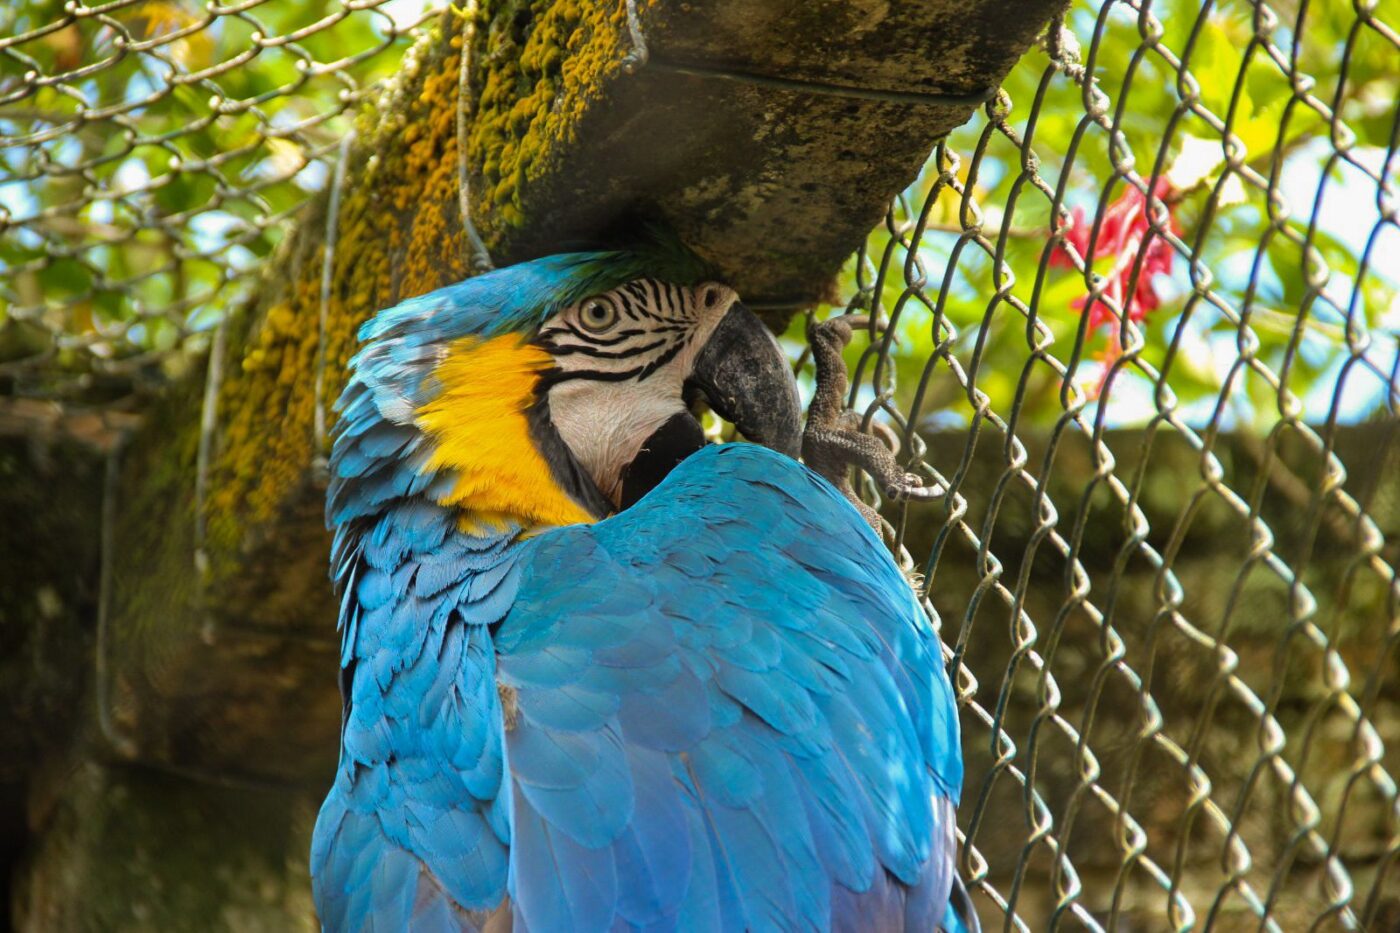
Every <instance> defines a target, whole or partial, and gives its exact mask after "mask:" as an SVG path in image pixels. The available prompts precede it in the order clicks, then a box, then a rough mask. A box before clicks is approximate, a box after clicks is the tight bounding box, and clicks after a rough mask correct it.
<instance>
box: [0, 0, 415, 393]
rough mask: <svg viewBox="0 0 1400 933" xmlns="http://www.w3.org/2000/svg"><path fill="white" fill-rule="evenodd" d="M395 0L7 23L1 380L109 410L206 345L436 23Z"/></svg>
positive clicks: (151, 7) (162, 3)
mask: <svg viewBox="0 0 1400 933" xmlns="http://www.w3.org/2000/svg"><path fill="white" fill-rule="evenodd" d="M407 6H408V7H410V15H408V16H407V17H405V16H404V15H403V13H404V7H405V4H404V3H402V2H400V3H393V2H391V0H364V2H358V0H352V2H345V3H340V2H332V0H311V2H308V3H269V2H266V0H255V2H241V3H229V4H217V3H210V4H207V5H204V4H194V3H186V2H182V0H114V2H109V3H102V4H93V5H86V4H82V3H63V2H58V0H53V2H32V3H30V2H21V3H16V4H6V5H5V9H4V10H0V379H3V380H5V381H6V382H7V383H8V385H7V388H8V389H9V391H10V392H11V393H13V394H18V395H43V396H48V397H60V398H70V399H71V398H74V397H80V398H86V399H87V400H92V399H93V398H94V397H95V398H98V399H103V400H111V399H113V398H115V397H120V396H124V395H127V394H129V393H130V392H131V391H132V389H133V388H138V389H139V388H142V387H147V386H151V385H158V384H159V383H160V382H162V381H163V377H164V376H167V375H169V372H165V371H163V370H171V369H178V368H179V366H180V364H181V362H182V361H183V359H184V355H183V354H182V353H179V352H177V351H182V350H192V351H194V352H198V351H200V350H201V349H203V348H204V347H205V345H206V344H207V335H208V333H210V332H211V331H212V329H213V327H214V325H215V324H216V323H217V321H218V320H219V318H220V316H221V315H222V314H223V313H224V312H225V311H226V310H227V309H228V308H232V307H237V306H238V305H239V304H240V303H241V302H240V298H241V297H242V296H243V295H246V294H247V293H248V291H249V290H250V289H251V288H252V287H253V284H254V283H255V281H256V278H257V275H258V273H259V271H260V264H261V261H262V260H264V259H266V258H267V257H268V256H269V255H271V253H272V251H273V249H274V248H275V246H276V244H277V242H278V241H279V240H280V238H281V237H282V235H283V234H284V233H285V231H286V229H287V227H288V225H289V223H290V222H291V221H292V220H293V219H294V218H295V217H296V216H297V214H298V212H299V211H300V209H301V208H302V207H303V205H304V204H305V203H306V202H307V200H308V198H309V196H310V195H311V194H312V193H314V192H315V191H317V190H319V189H320V188H321V187H323V186H324V184H325V183H326V181H327V179H328V178H329V177H330V174H331V170H332V165H333V163H334V162H335V160H336V155H337V152H338V149H339V144H340V141H341V140H342V139H344V138H346V134H347V131H348V130H349V129H350V128H351V124H352V121H353V118H354V115H355V113H356V112H357V110H358V109H359V106H360V104H361V102H362V101H364V100H365V99H366V97H367V96H368V95H369V94H370V93H372V92H374V90H375V89H376V87H377V85H378V83H379V82H380V80H381V79H383V78H384V77H385V76H387V75H388V74H390V73H392V71H393V69H394V68H395V66H396V64H397V63H398V61H399V60H400V59H401V57H402V55H403V53H404V51H405V50H406V49H407V48H408V47H409V45H410V44H411V41H412V37H413V35H414V34H415V33H416V31H417V29H418V28H419V27H420V26H421V25H422V24H423V23H424V22H425V21H426V20H427V19H428V18H429V17H430V15H431V13H430V12H429V11H425V10H423V9H422V6H423V5H422V4H408V5H407Z"/></svg>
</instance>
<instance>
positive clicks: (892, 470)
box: [802, 315, 943, 538]
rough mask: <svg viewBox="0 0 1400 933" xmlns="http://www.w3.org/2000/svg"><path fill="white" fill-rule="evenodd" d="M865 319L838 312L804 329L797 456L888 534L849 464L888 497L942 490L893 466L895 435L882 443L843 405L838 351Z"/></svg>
mask: <svg viewBox="0 0 1400 933" xmlns="http://www.w3.org/2000/svg"><path fill="white" fill-rule="evenodd" d="M866 320H867V319H866V318H864V317H863V316H856V315H843V316H841V317H834V318H830V319H828V320H826V321H822V322H820V323H813V324H811V325H809V326H808V328H807V343H808V345H809V346H810V347H811V348H812V361H813V363H814V364H815V366H816V370H817V380H816V381H817V385H816V391H815V392H814V393H813V396H812V404H811V405H810V406H809V407H808V409H807V428H806V431H805V433H804V434H803V436H802V459H803V461H804V462H805V463H806V464H807V466H808V467H810V468H811V469H812V470H814V471H816V472H817V473H819V474H820V475H821V476H823V477H825V478H826V480H827V481H828V482H830V483H831V484H832V485H833V486H835V487H836V488H837V489H838V490H840V492H841V494H842V495H844V496H845V497H846V498H847V499H848V500H850V502H851V504H852V505H854V506H855V507H856V509H857V510H859V512H860V514H861V515H863V516H864V517H865V520H866V522H868V523H869V524H870V527H871V528H873V529H875V531H876V533H877V534H880V535H881V536H882V537H885V538H888V537H889V531H888V529H887V526H886V525H885V524H884V523H883V521H882V520H881V518H880V514H879V513H878V512H876V511H875V509H873V508H871V507H870V506H869V505H867V504H866V503H865V502H863V501H861V499H860V497H859V496H857V495H856V491H855V487H854V486H853V485H852V483H851V472H850V468H851V467H853V466H854V467H858V468H859V469H861V470H863V471H864V472H866V473H868V474H869V475H870V477H871V478H872V479H874V480H875V482H876V483H878V484H879V486H880V489H881V490H882V492H883V493H884V495H885V496H887V497H888V498H890V499H895V500H898V501H907V500H913V501H918V502H923V501H928V500H931V499H936V498H938V497H939V496H941V495H942V494H943V493H942V490H940V489H938V488H936V487H930V486H925V485H924V480H923V478H922V477H920V476H918V475H916V474H914V473H909V472H906V471H905V470H904V468H903V467H901V466H900V465H899V461H898V460H897V459H895V453H896V452H897V451H896V450H892V449H891V448H892V447H894V448H897V447H898V439H897V438H896V437H894V436H893V435H892V434H891V435H890V436H889V437H888V444H887V443H886V442H884V441H882V440H881V438H880V437H877V436H875V435H874V434H868V433H866V432H865V431H862V430H861V418H860V416H859V415H857V414H856V413H855V412H853V411H850V410H849V409H847V408H846V390H847V387H848V385H849V379H848V377H847V375H846V361H845V360H844V359H843V358H842V356H841V351H842V350H843V349H845V346H846V344H848V343H850V341H851V325H852V324H857V325H859V324H861V323H864V322H865V321H866ZM881 433H888V432H881Z"/></svg>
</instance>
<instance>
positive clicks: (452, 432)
mask: <svg viewBox="0 0 1400 933" xmlns="http://www.w3.org/2000/svg"><path fill="white" fill-rule="evenodd" d="M360 339H361V340H362V341H363V343H364V346H363V347H362V349H361V350H360V352H359V353H358V354H357V355H356V356H355V358H354V359H353V360H352V361H351V369H352V375H351V380H350V383H349V385H348V386H347V388H346V391H345V394H344V395H343V396H342V398H341V401H340V404H339V408H340V411H341V422H340V427H339V429H338V433H337V436H336V441H335V449H334V451H333V453H332V468H333V473H334V477H335V482H336V483H337V485H338V488H337V489H335V490H333V491H332V492H333V494H332V497H331V509H332V514H331V516H330V517H331V520H332V521H333V522H336V523H338V522H339V521H340V520H343V519H337V517H336V510H337V508H341V507H344V506H346V505H349V507H350V512H351V513H359V514H364V511H365V510H364V509H363V508H361V507H357V506H356V504H355V503H347V502H346V501H345V500H346V498H347V496H349V495H350V494H351V492H352V490H350V489H348V488H347V486H346V484H347V481H349V480H351V479H353V478H354V475H356V474H357V475H359V476H365V475H369V474H370V473H373V472H377V471H379V470H381V469H383V468H384V467H385V466H386V465H392V466H394V468H395V469H396V470H397V471H398V472H399V473H400V474H402V473H403V472H404V471H405V470H407V471H408V473H410V474H411V478H416V479H413V480H412V481H413V482H414V483H416V486H417V487H419V488H420V489H421V490H422V491H426V492H427V494H429V495H431V496H432V497H433V498H434V499H435V500H436V501H437V502H438V503H440V504H442V505H448V506H455V507H457V508H459V509H460V510H461V511H462V514H463V516H464V519H465V520H468V521H474V522H481V523H486V524H497V525H499V524H513V525H517V526H520V527H524V528H535V527H542V526H551V525H561V524H571V523H574V522H584V521H593V520H596V519H598V518H602V517H604V516H606V515H607V514H609V513H611V512H613V511H616V510H619V509H622V508H626V507H627V506H628V505H630V504H631V503H632V502H634V501H636V499H638V498H640V496H642V495H644V494H645V493H646V492H647V491H648V490H649V489H651V488H652V487H653V486H655V485H656V483H657V482H659V481H660V480H661V479H662V478H663V477H664V476H665V474H666V472H668V471H669V469H670V468H671V467H672V466H674V465H675V464H676V463H678V462H679V461H680V460H682V459H684V457H686V456H687V455H689V454H690V453H692V452H694V451H695V450H697V449H699V447H701V446H702V445H703V444H704V443H705V440H704V436H703V434H702V431H701V428H700V424H699V422H698V421H697V420H696V418H695V417H694V415H693V414H692V412H691V408H692V405H693V403H694V401H695V400H696V398H697V397H699V396H703V397H704V399H705V400H706V401H707V402H708V403H709V405H710V406H711V408H713V409H714V411H715V412H716V413H718V414H719V415H720V416H721V417H723V418H725V419H726V420H728V421H731V422H733V423H734V424H735V426H736V427H737V428H738V429H739V431H740V432H741V433H742V434H744V436H745V437H747V438H749V439H750V440H753V441H756V442H759V443H763V444H766V445H768V446H770V447H773V448H774V449H777V450H780V451H783V452H785V453H788V454H790V455H792V456H796V455H797V452H798V448H799V445H800V427H799V416H800V414H799V407H798V399H797V390H796V384H795V382H794V380H793V377H792V372H791V370H790V368H789V366H788V363H787V361H786V360H785V358H784V356H783V354H782V352H781V350H780V349H779V347H778V345H777V342H776V341H775V340H774V339H773V337H772V335H771V334H770V333H769V332H768V330H767V329H766V328H765V327H764V326H763V324H762V323H761V322H760V321H759V319H758V318H757V317H756V316H755V315H754V314H753V312H751V311H750V310H748V309H747V308H745V307H744V306H743V305H742V304H741V303H740V302H739V300H738V296H737V295H736V294H735V292H734V291H733V289H731V288H729V287H728V286H726V285H724V284H722V283H720V282H717V281H713V280H710V279H707V278H706V276H705V274H704V269H703V267H701V266H700V264H699V263H698V261H696V260H695V259H694V257H693V256H691V255H690V254H689V253H687V252H684V251H683V250H680V249H678V248H672V249H671V250H670V251H669V252H662V251H659V250H658V251H644V252H620V251H614V252H586V253H566V254H561V255H555V256H547V257H544V258H541V259H536V260H533V261H531V262H526V263H521V264H519V265H515V266H510V267H507V268H503V269H498V270H496V271H494V272H490V273H487V274H485V275H481V276H477V277H475V278H471V279H468V280H466V281H464V282H460V283H458V284H456V285H452V286H449V287H447V288H443V289H440V290H438V291H436V292H433V293H431V294H428V295H424V296H422V297H419V298H413V299H410V300H409V301H406V302H403V303H402V304H400V305H398V306H396V307H393V308H389V309H387V310H385V311H382V312H380V313H379V314H378V315H376V316H375V317H374V318H372V319H371V320H370V321H369V322H368V323H366V324H365V326H364V327H363V328H362V329H361V331H360ZM371 422H377V423H378V424H379V425H380V427H378V428H375V426H374V424H372V423H371ZM372 430H373V431H377V432H378V434H380V435H383V436H384V437H385V438H386V440H385V441H383V442H381V443H378V444H366V443H365V442H364V440H363V438H364V437H365V436H366V435H367V432H370V431H372ZM390 434H392V435H393V436H394V437H395V438H396V440H387V438H388V437H389V435H390ZM366 448H369V449H368V450H367V449H366ZM391 460H392V461H395V462H394V463H392V464H388V463H387V461H391ZM391 486H392V484H391ZM400 486H403V482H400V483H399V484H398V485H397V486H392V488H398V487H400ZM360 495H363V494H360ZM337 500H340V501H339V503H338V502H337ZM342 511H343V508H342Z"/></svg>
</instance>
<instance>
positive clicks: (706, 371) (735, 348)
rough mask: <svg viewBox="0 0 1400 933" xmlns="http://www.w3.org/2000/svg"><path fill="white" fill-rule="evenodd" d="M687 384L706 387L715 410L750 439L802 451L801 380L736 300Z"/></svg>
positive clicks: (796, 452)
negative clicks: (799, 389)
mask: <svg viewBox="0 0 1400 933" xmlns="http://www.w3.org/2000/svg"><path fill="white" fill-rule="evenodd" d="M686 388H687V389H692V390H695V389H698V390H699V391H700V392H703V393H704V395H705V398H706V400H707V401H709V403H710V407H711V408H713V409H714V411H715V413H716V414H717V415H719V416H720V417H721V418H723V419H724V420H726V421H730V422H732V423H733V424H734V426H735V427H736V428H738V429H739V433H740V434H742V435H744V437H746V438H748V439H749V440H751V441H753V442H755V443H758V444H762V445H763V446H765V447H771V448H772V449H773V450H776V451H778V452H779V453H785V454H787V455H788V456H789V457H793V458H794V459H795V458H796V457H797V456H798V455H799V454H800V453H801V451H802V426H801V419H802V410H801V403H800V402H799V400H798V396H797V380H796V379H794V378H793V375H792V367H791V366H790V365H789V364H788V361H787V357H785V356H784V355H783V351H782V348H781V347H779V346H778V341H777V338H775V337H774V336H773V334H772V333H771V332H770V331H769V330H768V328H767V327H764V326H763V322H762V321H760V320H759V319H758V315H756V314H754V313H753V312H752V311H750V310H749V309H748V308H746V307H744V306H743V305H742V304H740V303H739V302H737V301H736V302H734V304H733V305H731V306H730V308H729V310H728V311H727V312H725V315H724V318H723V319H722V320H721V321H720V322H719V326H718V327H716V328H715V330H714V333H713V334H711V335H710V339H709V342H708V343H706V344H705V346H704V347H703V348H702V349H701V351H700V355H699V356H698V357H696V359H695V368H694V369H693V370H691V373H690V378H689V379H687V380H686Z"/></svg>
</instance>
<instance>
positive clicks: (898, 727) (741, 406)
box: [312, 250, 976, 933]
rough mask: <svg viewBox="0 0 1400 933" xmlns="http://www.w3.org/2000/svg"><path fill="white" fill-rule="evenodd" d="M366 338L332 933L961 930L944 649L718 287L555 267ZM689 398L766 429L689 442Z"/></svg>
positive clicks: (380, 320)
mask: <svg viewBox="0 0 1400 933" xmlns="http://www.w3.org/2000/svg"><path fill="white" fill-rule="evenodd" d="M360 337H361V340H362V341H363V347H362V349H361V350H360V351H359V353H358V355H356V357H355V358H354V360H353V361H352V363H351V369H352V375H351V378H350V381H349V384H348V386H347V387H346V389H345V392H344V394H343V395H342V396H341V398H340V401H339V403H338V411H339V416H340V417H339V422H338V425H337V428H336V433H335V440H334V449H333V453H332V456H331V469H332V481H331V485H330V489H329V492H328V504H327V516H328V522H329V524H330V525H331V526H332V527H333V528H334V531H335V544H334V552H333V556H332V576H333V579H334V580H335V582H336V584H337V586H338V587H339V589H340V590H341V592H342V593H343V601H342V605H341V610H340V629H341V634H342V650H341V657H340V666H341V687H342V691H343V695H344V704H345V706H344V723H343V729H342V735H341V757H340V765H339V768H338V770H337V773H336V777H335V783H334V786H333V787H332V789H331V791H330V793H329V795H328V796H327V798H326V801H325V804H324V805H323V807H322V809H321V813H320V817H319V819H318V820H317V824H316V831H315V836H314V840H313V843H312V874H313V882H314V892H315V900H316V906H317V910H318V912H319V915H320V919H321V922H322V924H323V925H324V927H325V929H327V930H334V931H361V930H375V931H401V930H415V931H447V930H451V931H458V930H474V931H485V930H503V929H512V928H513V929H516V930H531V931H535V933H551V931H603V930H643V929H645V930H669V929H676V930H746V929H747V930H790V929H811V930H826V929H846V930H854V929H860V930H921V931H923V930H934V929H937V928H938V927H939V926H940V924H941V925H942V927H943V928H945V929H948V930H961V929H965V928H967V926H966V925H972V926H973V927H975V923H976V920H975V917H974V916H973V915H972V913H971V909H970V905H969V904H968V901H967V894H966V891H965V889H964V888H963V886H962V884H961V882H960V881H959V880H958V878H957V877H956V873H955V871H954V850H955V844H956V839H955V834H954V833H955V827H954V808H955V807H956V805H957V801H958V794H959V788H960V785H961V781H962V758H961V752H960V749H959V744H958V724H957V713H956V709H955V706H954V699H953V693H952V689H951V687H950V684H949V680H948V677H947V675H946V673H945V671H944V667H943V660H942V655H941V652H940V644H939V642H938V639H937V636H936V634H935V633H934V631H933V630H932V628H931V626H930V625H929V622H928V619H927V618H926V617H925V614H924V612H923V611H922V610H921V609H920V606H919V603H918V601H917V600H916V598H915V596H914V594H913V592H912V591H911V589H910V586H909V584H908V582H907V581H906V580H905V579H904V578H903V576H902V575H901V574H900V572H899V570H898V569H897V567H896V566H895V564H894V563H893V561H892V560H891V559H890V556H889V554H888V553H887V551H886V550H885V548H884V547H883V546H882V543H881V541H880V540H879V539H878V538H877V537H876V535H875V533H874V532H873V531H872V529H871V527H870V525H869V523H868V522H867V521H866V519H865V518H864V517H862V515H861V513H860V512H858V511H857V510H856V508H854V507H853V506H852V504H851V503H850V502H848V501H847V499H846V498H844V497H843V496H842V495H841V493H840V492H838V490H837V489H836V488H835V487H834V486H833V485H832V484H831V483H829V482H828V481H827V480H826V479H823V478H822V477H821V476H819V475H817V474H816V473H814V472H813V471H811V470H809V469H808V468H807V467H804V466H803V465H801V464H800V463H799V462H798V461H797V460H796V459H794V457H795V456H796V455H797V453H798V451H799V449H800V447H801V445H802V440H803V436H802V433H801V428H800V423H799V418H800V414H799V406H798V399H797V392H796V387H795V383H794V381H793V377H792V373H791V370H790V369H789V367H788V365H787V363H786V361H785V360H784V358H783V355H782V353H781V351H780V350H779V348H778V346H777V344H776V342H775V341H774V340H773V338H772V337H771V336H770V335H769V334H768V332H767V331H766V330H765V329H764V327H763V326H762V324H761V323H760V322H759V320H758V319H757V317H755V316H754V314H753V313H752V312H751V311H749V310H747V309H746V308H745V307H744V306H743V305H742V304H740V303H739V302H738V301H737V299H736V296H735V294H734V292H733V291H732V290H731V289H729V288H728V287H726V286H724V285H721V284H717V283H715V282H712V281H705V280H704V270H703V269H702V268H700V267H699V265H698V263H696V262H695V261H694V260H693V257H690V256H688V254H684V253H683V252H682V251H679V250H662V251H648V250H640V251H637V252H592V253H571V254H565V255H557V256H550V257H546V258H543V259H538V260H535V261H532V262H527V263H523V264H520V265H516V266H513V267H510V268H505V269H501V270H498V271H495V272H491V273H488V274H485V275H482V276H478V277H476V278H472V279H469V280H467V281H465V282H462V283H460V284H457V285H453V286H451V287H448V288H444V289H442V290H440V291H437V292H434V293H432V294H429V295H425V296H423V297H420V298H414V299H412V300H409V301H406V302H404V303H402V304H400V305H398V306H397V307H394V308H390V309H388V310H385V311H382V312H380V313H379V314H378V315H377V316H376V317H374V318H373V319H372V320H370V321H369V322H368V323H367V324H366V325H365V326H364V327H363V328H362V330H361V332H360ZM827 356H829V357H830V356H833V354H827ZM834 359H835V360H836V365H839V360H840V357H839V353H836V354H834ZM840 379H842V380H844V370H843V371H842V372H841V374H840ZM698 395H703V396H704V398H705V399H706V400H707V401H708V403H709V404H710V405H711V407H712V408H713V409H714V410H715V411H717V412H718V413H719V414H720V415H722V416H723V417H725V418H726V419H728V420H730V421H732V422H734V424H735V425H736V426H737V427H738V428H739V430H740V431H741V432H743V433H744V434H745V436H746V437H748V438H749V439H750V440H753V441H757V442H759V443H754V444H743V443H732V444H722V445H707V444H706V443H705V439H704V436H703V434H702V432H701V429H700V426H699V424H698V423H697V421H696V420H695V418H694V417H693V416H692V414H691V408H692V403H693V402H694V401H695V399H696V397H697V396H698ZM826 397H827V398H828V401H829V400H830V398H832V397H833V396H832V394H831V393H830V392H829V391H828V392H827V393H826ZM813 417H815V415H814V416H813ZM809 420H811V419H809ZM823 432H824V433H823ZM841 437H842V433H841V431H839V430H836V429H835V428H832V427H831V426H830V425H815V424H809V428H808V434H807V441H808V451H809V454H812V455H817V454H821V455H822V456H824V457H825V458H826V459H827V460H830V459H832V458H833V457H836V458H837V459H839V455H840V451H841V449H842V445H843V442H842V441H841ZM763 445H767V446H763ZM848 446H853V449H855V452H854V453H853V454H852V457H853V458H854V459H855V460H856V461H860V460H861V458H862V457H863V456H864V454H861V452H860V450H859V449H858V448H859V447H860V444H859V443H856V444H854V445H848ZM770 448H771V449H770ZM809 459H811V456H809ZM890 460H891V462H892V458H890ZM841 469H842V471H843V472H844V470H845V465H844V464H842V467H841ZM895 485H896V486H897V485H898V483H897V482H896V483H895ZM950 903H951V904H952V905H953V907H952V908H949V904H950Z"/></svg>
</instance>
